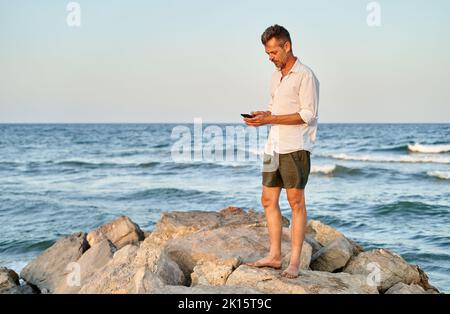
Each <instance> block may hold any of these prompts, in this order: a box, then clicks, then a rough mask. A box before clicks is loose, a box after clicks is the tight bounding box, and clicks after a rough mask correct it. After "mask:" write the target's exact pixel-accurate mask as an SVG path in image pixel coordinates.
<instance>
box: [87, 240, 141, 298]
mask: <svg viewBox="0 0 450 314" xmlns="http://www.w3.org/2000/svg"><path fill="white" fill-rule="evenodd" d="M137 251H138V246H136V245H132V244H128V245H126V246H124V247H122V248H121V249H120V250H118V251H116V252H115V253H114V256H113V258H112V259H111V260H110V261H109V262H108V263H107V264H106V265H105V266H103V267H102V268H101V269H100V270H99V271H97V272H96V273H95V274H94V275H93V276H91V278H90V279H89V280H88V281H87V283H85V284H84V285H83V286H82V287H81V288H80V290H79V293H112V294H114V293H134V292H135V289H136V285H135V283H134V280H133V279H134V275H135V272H136V269H135V268H134V267H132V266H131V264H132V262H133V261H134V259H135V258H136V254H137Z"/></svg>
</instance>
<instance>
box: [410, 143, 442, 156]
mask: <svg viewBox="0 0 450 314" xmlns="http://www.w3.org/2000/svg"><path fill="white" fill-rule="evenodd" d="M408 149H409V150H410V151H412V152H416V153H430V154H439V153H445V152H449V151H450V145H449V144H447V145H423V144H419V143H415V144H408Z"/></svg>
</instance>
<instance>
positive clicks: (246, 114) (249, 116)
mask: <svg viewBox="0 0 450 314" xmlns="http://www.w3.org/2000/svg"><path fill="white" fill-rule="evenodd" d="M241 116H243V117H244V118H253V117H254V115H252V114H248V113H241Z"/></svg>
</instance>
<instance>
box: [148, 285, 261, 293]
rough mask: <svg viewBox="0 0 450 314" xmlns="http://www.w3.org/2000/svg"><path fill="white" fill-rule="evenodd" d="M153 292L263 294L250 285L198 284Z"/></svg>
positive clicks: (162, 288) (164, 288)
mask: <svg viewBox="0 0 450 314" xmlns="http://www.w3.org/2000/svg"><path fill="white" fill-rule="evenodd" d="M153 293H164V294H261V292H259V291H258V290H255V289H252V288H248V287H238V286H209V285H201V284H200V285H196V286H194V287H185V286H164V287H161V288H159V289H155V290H154V292H153Z"/></svg>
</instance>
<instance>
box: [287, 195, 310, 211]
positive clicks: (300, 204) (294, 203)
mask: <svg viewBox="0 0 450 314" xmlns="http://www.w3.org/2000/svg"><path fill="white" fill-rule="evenodd" d="M288 202H289V205H290V206H291V209H292V212H293V213H294V212H295V213H301V212H306V206H305V199H304V198H303V197H301V196H299V195H295V196H290V197H288Z"/></svg>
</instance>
